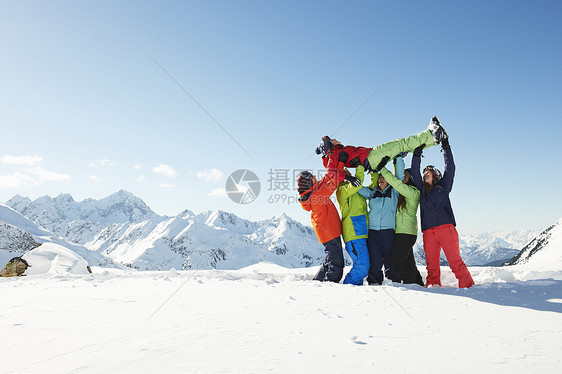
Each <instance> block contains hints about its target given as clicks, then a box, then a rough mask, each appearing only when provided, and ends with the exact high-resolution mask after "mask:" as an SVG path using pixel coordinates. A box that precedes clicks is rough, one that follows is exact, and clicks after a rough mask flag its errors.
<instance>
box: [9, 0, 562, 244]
mask: <svg viewBox="0 0 562 374" xmlns="http://www.w3.org/2000/svg"><path fill="white" fill-rule="evenodd" d="M561 20H562V2H560V1H277V2H273V1H158V2H157V1H49V2H40V1H0V47H1V50H2V58H1V59H0V71H1V74H0V98H1V102H2V105H0V124H1V129H2V131H1V136H0V157H1V160H0V161H1V162H0V201H2V202H5V201H7V200H8V199H9V198H11V197H12V196H14V195H15V194H20V195H23V196H29V197H30V198H32V199H34V198H37V197H39V196H42V195H51V196H56V195H58V194H60V193H70V194H72V195H73V196H74V198H75V199H76V200H82V199H85V198H88V197H92V198H102V197H105V196H107V195H109V194H111V193H114V192H116V191H118V190H120V189H125V190H128V191H130V192H132V193H134V194H135V195H137V196H139V197H141V198H142V199H143V200H145V201H146V202H147V204H148V205H149V206H150V207H151V208H152V209H153V210H155V211H156V212H157V213H159V214H168V215H176V214H179V213H180V212H181V211H183V210H184V209H190V210H192V211H194V212H196V213H199V212H202V211H205V210H214V209H222V210H225V211H229V212H234V213H236V214H238V215H240V216H241V217H244V218H251V219H252V220H257V219H264V218H269V217H272V216H276V215H278V214H280V213H282V212H286V213H287V214H288V215H289V216H291V217H293V218H295V219H298V220H299V221H301V222H305V223H309V215H308V213H306V212H304V211H303V210H302V209H301V208H300V205H299V204H298V203H295V202H292V203H289V204H287V203H285V204H282V203H269V202H268V200H270V199H269V198H270V197H271V196H272V195H274V194H276V193H277V194H287V195H289V196H292V197H296V191H294V190H292V189H291V190H290V191H271V190H269V187H270V186H269V183H268V178H269V176H268V172H269V171H270V170H271V169H273V170H282V169H288V170H294V169H302V168H308V169H313V170H318V169H321V168H322V165H321V160H320V159H319V158H318V157H317V156H315V155H314V156H313V150H314V148H315V147H316V145H317V144H318V142H319V140H320V137H321V136H322V135H326V134H328V135H334V134H335V136H336V137H337V138H338V139H339V140H341V141H342V142H343V143H344V144H352V145H363V146H376V145H378V144H380V143H383V142H386V141H390V140H393V139H396V138H400V137H405V136H408V135H411V134H415V133H418V132H421V131H423V130H424V129H425V128H426V126H427V124H428V122H429V119H430V118H431V116H433V115H437V116H438V117H439V118H440V119H441V121H442V123H443V125H444V127H445V128H446V129H447V130H448V132H449V135H450V138H451V145H452V148H453V153H454V156H455V161H456V164H457V175H456V178H455V186H454V190H453V193H452V195H451V199H452V203H453V209H454V211H455V215H456V218H457V224H458V225H457V227H458V228H459V231H460V232H464V233H474V232H481V231H491V230H515V229H526V228H531V229H537V228H541V227H545V226H547V225H550V224H553V223H554V222H555V221H556V220H557V219H559V218H560V217H561V214H560V213H561V212H562V209H561V208H562V197H561V196H562V194H561V193H559V191H558V189H557V187H558V186H560V185H561V184H562V177H561V173H560V172H559V171H558V167H559V165H560V161H561V159H562V157H561V154H560V150H559V149H560V140H561V135H562V131H561V130H560V122H561V118H562V94H561V87H562V72H561V69H560V66H562V48H561V47H560V35H562V22H561ZM155 60H156V61H157V62H158V63H157V62H155ZM158 64H160V65H161V66H162V67H164V69H165V70H166V71H167V72H168V73H169V75H171V76H172V77H173V79H172V78H171V77H170V76H169V75H168V73H166V72H165V71H164V70H163V69H162V68H161V67H160V66H159V65H158ZM178 83H179V84H180V85H181V86H182V87H183V89H185V91H187V92H188V93H189V94H190V95H191V96H192V97H193V98H194V99H195V100H196V101H197V103H199V105H198V104H197V103H196V102H195V101H194V100H193V99H192V98H191V97H190V96H189V95H188V94H187V93H186V92H184V91H183V90H182V88H180V87H179V85H178ZM375 92H376V94H375V95H374V96H372V97H371V95H372V94H373V93H375ZM369 97H371V99H370V100H369V101H368V102H367V103H365V105H363V106H362V107H361V108H360V110H358V111H357V112H356V110H357V109H358V108H359V107H360V106H361V105H362V104H363V103H364V102H365V100H367V98H369ZM201 107H203V108H204V110H203V109H202V108H201ZM205 111H207V113H208V114H210V115H211V116H212V117H213V118H214V119H215V120H216V122H215V120H213V119H212V118H210V116H209V115H208V114H207V113H206V112H205ZM354 113H355V114H354ZM352 114H354V115H353V116H352ZM350 116H351V118H350ZM348 119H349V120H348ZM346 120H348V121H347V122H346ZM217 122H218V124H217ZM344 123H345V124H344ZM219 124H220V126H219ZM342 124H344V125H343V127H341V129H339V130H338V131H337V132H336V130H337V129H338V128H340V126H342ZM221 126H222V128H221ZM223 129H224V130H223ZM227 132H228V133H229V134H230V135H231V136H232V137H231V136H229V135H228V134H227ZM232 138H234V140H233V139H232ZM426 156H427V157H426V159H425V160H424V161H423V163H422V165H424V164H428V163H432V164H435V165H436V166H438V167H440V168H441V169H442V168H443V160H442V155H441V153H440V152H439V150H438V148H433V149H431V150H428V151H427V152H426ZM406 162H407V164H409V162H410V158H409V157H408V158H407V159H406ZM240 168H248V169H250V170H253V171H254V172H255V173H256V174H258V176H259V177H260V179H261V182H262V190H261V194H260V196H259V197H258V199H257V200H256V201H255V202H253V203H251V204H248V205H238V204H235V203H233V202H232V201H230V200H229V199H228V198H226V197H224V196H220V195H221V194H220V190H221V189H224V186H225V180H226V178H227V176H228V175H229V174H230V173H231V172H233V171H235V170H237V169H240ZM291 187H292V186H291ZM212 191H214V193H212ZM213 195H218V196H213Z"/></svg>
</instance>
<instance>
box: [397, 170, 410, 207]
mask: <svg viewBox="0 0 562 374" xmlns="http://www.w3.org/2000/svg"><path fill="white" fill-rule="evenodd" d="M405 172H406V173H408V181H407V182H406V183H404V184H405V185H407V186H414V187H415V184H414V181H413V180H412V175H411V174H410V171H409V170H406V171H405ZM405 208H406V197H405V196H404V195H402V194H400V195H398V204H397V205H396V209H397V210H398V211H400V210H401V209H405Z"/></svg>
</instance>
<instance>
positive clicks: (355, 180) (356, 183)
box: [344, 175, 361, 187]
mask: <svg viewBox="0 0 562 374" xmlns="http://www.w3.org/2000/svg"><path fill="white" fill-rule="evenodd" d="M344 180H346V181H348V182H349V183H351V184H352V185H354V186H355V187H359V186H361V180H360V179H359V178H356V177H354V176H352V175H346V176H345V178H344Z"/></svg>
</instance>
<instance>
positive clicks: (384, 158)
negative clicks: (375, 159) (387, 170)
mask: <svg viewBox="0 0 562 374" xmlns="http://www.w3.org/2000/svg"><path fill="white" fill-rule="evenodd" d="M388 160H390V156H384V157H383V158H382V160H381V162H379V164H378V165H377V169H376V170H375V171H376V172H377V173H378V172H379V171H381V169H382V168H384V167H385V166H386V164H387V163H388Z"/></svg>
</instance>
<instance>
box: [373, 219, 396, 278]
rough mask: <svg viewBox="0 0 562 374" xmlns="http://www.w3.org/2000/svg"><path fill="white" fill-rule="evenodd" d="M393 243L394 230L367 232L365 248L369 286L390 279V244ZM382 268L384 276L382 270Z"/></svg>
mask: <svg viewBox="0 0 562 374" xmlns="http://www.w3.org/2000/svg"><path fill="white" fill-rule="evenodd" d="M393 242H394V230H393V229H385V230H369V236H368V237H367V248H368V249H369V262H370V264H371V266H370V267H369V274H368V275H367V282H368V283H369V284H382V281H383V280H384V278H385V277H386V278H387V279H392V271H391V258H392V243H393ZM383 266H384V274H383V272H382V268H383Z"/></svg>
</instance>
